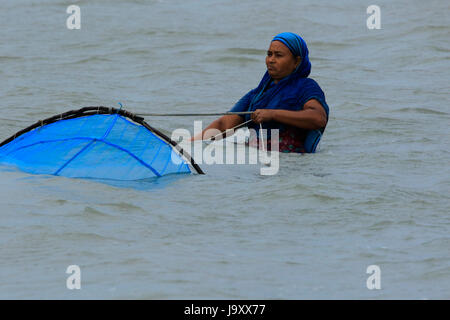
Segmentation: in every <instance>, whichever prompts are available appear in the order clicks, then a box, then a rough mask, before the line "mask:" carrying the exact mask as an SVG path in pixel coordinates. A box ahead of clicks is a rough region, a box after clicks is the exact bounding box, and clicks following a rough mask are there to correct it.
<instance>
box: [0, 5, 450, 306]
mask: <svg viewBox="0 0 450 320" xmlns="http://www.w3.org/2000/svg"><path fill="white" fill-rule="evenodd" d="M70 4H76V5H78V6H79V7H80V9H81V29H79V30H68V29H67V27H66V19H67V18H68V17H69V14H67V13H66V9H67V7H68V5H70ZM371 4H376V5H378V6H379V7H380V9H381V29H374V30H370V29H368V27H367V25H366V20H367V18H368V17H369V14H367V12H366V9H367V7H368V6H369V5H371ZM449 9H450V4H449V2H448V1H445V0H441V1H437V0H431V1H427V2H423V1H418V0H413V1H406V0H399V1H395V2H393V1H384V0H383V1H377V2H376V3H369V2H367V3H366V2H361V1H357V0H344V1H331V0H327V1H320V2H318V1H310V0H307V1H294V0H283V1H278V2H273V1H266V0H249V1H236V0H229V1H225V0H198V1H193V0H192V1H185V0H161V1H144V0H124V1H120V2H119V1H113V0H104V1H95V3H94V2H93V1H75V0H74V1H72V3H69V2H67V1H59V0H52V1H50V0H39V1H38V0H4V1H2V8H1V11H0V37H1V42H0V97H1V101H0V106H1V110H2V114H1V116H0V137H3V138H1V139H0V140H2V139H6V138H7V137H9V136H10V135H12V134H14V133H15V132H16V131H18V130H20V129H22V128H24V127H26V126H28V125H30V124H32V123H34V122H36V121H37V120H39V119H44V118H47V117H50V116H52V115H54V114H58V113H61V112H64V111H67V110H71V109H77V108H79V107H83V106H92V105H105V106H111V107H117V106H118V102H121V103H122V104H123V105H124V108H125V109H127V110H129V111H131V112H136V113H139V112H141V113H145V112H153V113H158V112H159V113H180V112H188V113H207V112H224V111H227V110H229V109H230V108H231V107H232V106H233V104H234V103H235V102H236V101H237V100H238V99H239V98H240V97H241V96H242V95H243V94H245V93H246V92H247V91H248V90H250V89H252V88H254V87H256V86H257V84H258V83H259V80H260V78H261V77H262V75H263V73H264V71H265V64H264V56H265V50H267V48H268V45H269V43H270V40H271V38H272V37H273V36H274V35H276V34H277V33H279V32H285V31H292V32H296V33H299V34H301V35H302V36H303V37H304V39H305V40H306V42H307V43H308V46H309V51H310V58H311V62H312V73H311V75H310V77H311V78H313V79H315V80H316V81H317V82H318V83H319V85H320V86H321V87H322V89H323V90H324V92H325V94H326V98H327V102H328V104H329V106H330V119H329V123H328V126H327V129H326V132H325V135H324V137H323V139H322V142H321V144H320V151H319V152H317V153H316V154H313V155H303V156H300V155H297V154H281V155H280V159H279V161H280V168H279V171H278V173H277V174H275V175H271V176H267V175H261V174H260V166H259V165H217V164H216V165H206V164H204V165H201V167H202V169H203V170H204V171H205V172H206V175H189V176H183V177H180V178H176V179H175V178H162V179H160V180H157V181H153V182H151V183H147V184H141V183H136V184H135V185H133V184H131V183H130V184H128V185H111V184H106V183H101V182H97V181H90V180H82V179H69V178H63V177H55V176H37V175H30V174H26V173H24V172H20V171H17V170H13V169H11V168H6V167H2V168H1V169H0V177H1V178H0V208H1V213H0V243H1V247H0V298H3V299H29V298H32V299H51V298H60V299H448V298H450V253H449V252H450V251H449V247H450V236H449V228H450V216H449V200H450V199H449V191H450V170H449V160H450V155H449V150H450V148H449V147H450V141H449V133H450V130H449V120H450V107H449V106H450V94H449V92H450V86H449V83H450V72H449V70H450V41H449V40H450V38H449V34H450V18H449V17H450V15H449V14H448V12H449ZM213 119H214V118H196V119H194V118H192V117H190V118H187V117H166V118H161V117H160V118H151V119H148V118H147V122H149V123H150V124H151V125H153V126H155V127H157V128H160V129H161V130H165V131H166V132H171V131H173V130H175V129H177V128H185V129H188V130H190V131H192V130H193V126H194V123H193V121H194V120H197V121H200V120H202V121H204V125H205V126H206V125H207V124H208V123H209V122H210V121H212V120H213ZM70 265H77V266H79V268H80V270H81V290H69V289H67V286H66V280H67V279H68V277H69V276H70V274H67V273H66V269H67V267H68V266H70ZM372 265H375V266H378V267H379V269H378V270H379V271H380V272H381V273H378V272H375V274H371V273H367V268H368V267H369V266H372ZM376 275H380V277H379V278H378V279H379V280H380V285H381V289H373V290H369V289H368V286H367V280H368V278H369V277H371V276H376ZM369 282H370V281H369Z"/></svg>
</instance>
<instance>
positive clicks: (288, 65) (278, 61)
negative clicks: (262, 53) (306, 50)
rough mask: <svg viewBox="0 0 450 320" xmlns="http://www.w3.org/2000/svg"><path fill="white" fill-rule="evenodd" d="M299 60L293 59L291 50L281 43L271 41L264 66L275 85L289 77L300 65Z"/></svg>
mask: <svg viewBox="0 0 450 320" xmlns="http://www.w3.org/2000/svg"><path fill="white" fill-rule="evenodd" d="M300 62H301V58H300V57H294V55H293V54H292V52H291V50H289V48H288V47H286V46H285V45H284V44H283V43H282V42H281V41H272V42H271V43H270V47H269V50H267V57H266V66H267V71H268V72H269V74H270V76H271V77H272V79H274V81H275V83H277V82H278V81H279V80H281V79H283V78H284V77H286V76H288V75H290V74H291V73H292V72H293V71H294V70H295V68H297V66H298V65H299V64H300Z"/></svg>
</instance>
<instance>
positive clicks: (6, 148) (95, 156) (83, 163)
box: [0, 114, 192, 180]
mask: <svg viewBox="0 0 450 320" xmlns="http://www.w3.org/2000/svg"><path fill="white" fill-rule="evenodd" d="M9 140H11V141H9V142H7V143H5V142H4V144H3V145H2V146H1V147H0V164H7V165H13V166H16V167H18V168H19V169H21V170H23V171H26V172H29V173H33V174H51V175H59V176H65V177H74V178H93V179H114V180H140V179H148V178H154V177H161V176H164V175H168V174H180V173H191V172H192V171H191V169H192V168H191V166H190V163H189V160H190V159H187V158H186V157H185V156H184V155H183V154H182V153H181V152H180V150H177V149H176V148H174V146H173V145H172V144H171V143H169V142H168V141H166V140H165V139H163V138H162V137H161V136H160V135H158V134H156V133H154V132H152V131H150V130H149V128H147V127H145V126H143V125H141V124H136V123H133V122H131V121H129V120H128V119H127V118H126V117H124V116H122V115H120V114H94V115H88V116H81V117H76V118H72V119H67V120H60V121H56V122H52V123H49V124H46V125H42V126H37V127H36V128H34V129H33V130H31V131H27V132H25V133H23V134H21V135H20V136H18V137H17V138H10V139H9Z"/></svg>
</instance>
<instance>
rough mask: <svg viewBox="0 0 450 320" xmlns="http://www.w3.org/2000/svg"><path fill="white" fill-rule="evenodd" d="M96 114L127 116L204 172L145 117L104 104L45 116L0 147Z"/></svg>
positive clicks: (197, 169) (194, 167) (2, 143)
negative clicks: (60, 123) (45, 128)
mask: <svg viewBox="0 0 450 320" xmlns="http://www.w3.org/2000/svg"><path fill="white" fill-rule="evenodd" d="M96 114H106V115H114V114H119V115H120V116H123V117H125V118H128V119H130V120H132V121H133V122H135V123H137V124H139V125H141V126H143V127H144V128H146V129H147V130H149V131H150V132H151V133H153V134H154V135H156V136H157V137H159V138H160V139H161V140H164V141H165V142H167V143H169V144H170V145H171V146H172V149H173V150H175V151H176V152H177V153H178V154H179V155H180V156H181V157H182V158H184V159H185V160H186V162H187V163H188V165H189V166H190V167H191V168H193V169H194V171H195V172H196V173H198V174H205V173H204V172H203V170H202V169H201V168H200V167H199V165H198V164H197V163H195V161H194V159H193V158H192V157H191V156H190V154H189V153H187V152H186V151H185V150H183V149H182V148H181V147H180V146H179V145H178V144H177V143H176V142H175V141H173V140H172V139H171V138H169V137H168V136H167V135H165V134H164V133H162V132H161V131H159V130H157V129H155V128H153V127H152V126H150V125H149V124H148V123H147V122H145V119H144V118H143V117H140V116H138V115H136V114H134V113H132V112H129V111H127V110H124V109H116V108H112V107H105V106H89V107H83V108H81V109H77V110H70V111H66V112H64V113H60V114H57V115H55V116H52V117H49V118H46V119H44V120H39V121H37V122H36V123H34V124H32V125H30V126H28V127H26V128H24V129H22V130H20V131H18V132H16V133H15V134H14V135H12V136H10V137H9V138H7V139H5V140H4V141H3V142H1V143H0V147H2V146H4V145H6V144H8V143H10V142H11V141H13V140H15V139H16V138H18V137H20V136H21V135H23V134H25V133H27V132H29V131H32V130H34V129H36V128H39V127H42V126H44V125H48V124H51V123H55V122H58V121H61V120H68V119H74V118H81V117H86V116H91V115H96Z"/></svg>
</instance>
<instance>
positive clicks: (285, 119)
mask: <svg viewBox="0 0 450 320" xmlns="http://www.w3.org/2000/svg"><path fill="white" fill-rule="evenodd" d="M252 120H253V121H254V122H256V123H261V122H266V121H276V122H280V123H283V124H287V125H291V126H294V127H298V128H303V129H308V130H315V129H321V128H324V127H325V126H326V124H327V121H328V119H327V114H326V112H325V109H324V108H323V107H322V105H321V104H320V102H319V101H317V100H316V99H311V100H308V101H307V102H306V103H305V105H304V106H303V110H299V111H290V110H280V109H257V110H255V112H253V114H252Z"/></svg>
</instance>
